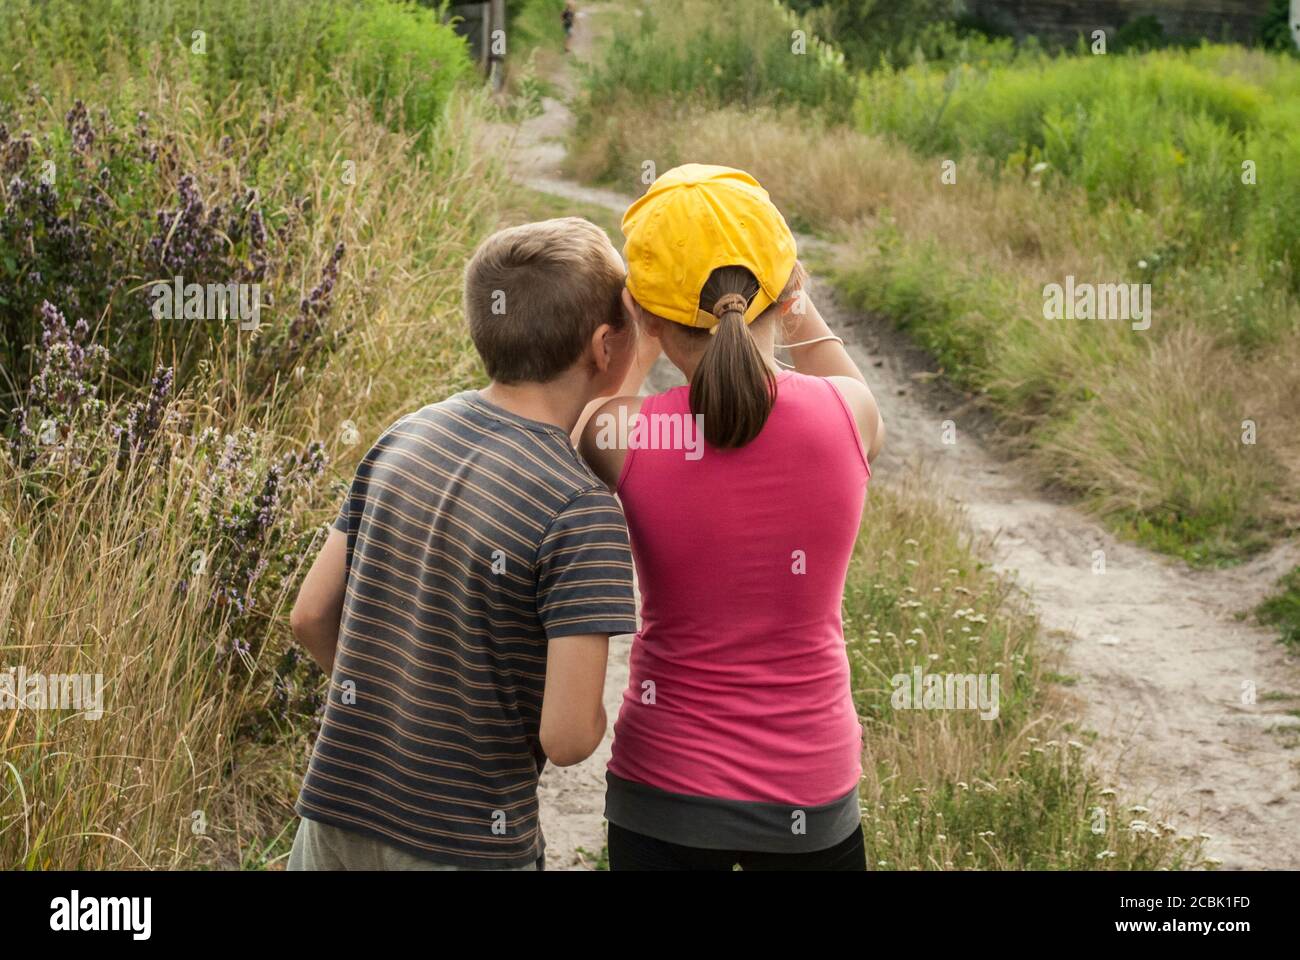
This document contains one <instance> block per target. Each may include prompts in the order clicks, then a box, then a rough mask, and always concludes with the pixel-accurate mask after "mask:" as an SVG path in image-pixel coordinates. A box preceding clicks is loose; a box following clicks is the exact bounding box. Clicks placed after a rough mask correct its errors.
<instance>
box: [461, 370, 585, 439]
mask: <svg viewBox="0 0 1300 960" xmlns="http://www.w3.org/2000/svg"><path fill="white" fill-rule="evenodd" d="M587 393H588V391H587V390H586V389H585V384H579V383H576V382H574V381H573V380H572V379H571V378H570V377H569V376H568V375H563V376H560V377H558V378H557V379H555V380H552V381H550V382H549V383H512V384H504V383H497V382H496V381H495V380H493V381H492V382H491V383H489V384H488V385H487V386H486V387H484V388H483V389H482V390H480V391H479V396H481V397H482V398H483V399H484V400H486V401H487V402H488V403H490V404H493V405H494V406H498V407H500V408H501V409H502V410H505V411H507V412H508V413H513V414H514V415H515V416H517V417H523V418H525V419H526V420H537V421H539V422H541V423H549V424H551V425H552V426H556V427H559V428H560V429H561V430H563V431H564V432H565V433H572V432H573V428H574V426H575V425H576V424H577V422H578V417H580V416H581V415H582V411H583V408H585V407H586V406H587V403H588V401H590V400H591V397H589V396H587Z"/></svg>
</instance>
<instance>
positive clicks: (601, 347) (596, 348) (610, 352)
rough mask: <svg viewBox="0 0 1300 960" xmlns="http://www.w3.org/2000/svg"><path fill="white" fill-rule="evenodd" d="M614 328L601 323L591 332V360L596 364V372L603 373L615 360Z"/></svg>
mask: <svg viewBox="0 0 1300 960" xmlns="http://www.w3.org/2000/svg"><path fill="white" fill-rule="evenodd" d="M614 335H615V331H614V328H613V327H611V326H610V325H609V324H608V323H602V324H601V325H600V326H598V327H597V328H596V329H595V330H593V331H592V332H591V343H590V346H591V362H592V363H594V364H595V365H596V372H597V373H604V372H605V371H606V370H608V369H609V368H610V366H611V365H612V364H613V363H614V361H615V359H616V358H615V356H614V342H613V337H614Z"/></svg>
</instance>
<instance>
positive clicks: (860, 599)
mask: <svg viewBox="0 0 1300 960" xmlns="http://www.w3.org/2000/svg"><path fill="white" fill-rule="evenodd" d="M927 485H928V484H927V482H926V481H925V480H924V478H923V477H921V476H920V475H919V474H913V475H911V476H909V477H907V478H905V480H904V481H903V482H902V483H900V484H895V485H890V486H885V487H877V488H874V489H873V491H872V493H871V502H870V509H869V516H868V520H867V522H866V523H865V524H864V525H863V528H862V531H861V532H860V534H859V535H858V543H857V546H856V548H855V551H854V557H853V560H852V563H851V564H850V567H849V574H848V580H847V586H846V590H845V596H844V620H845V635H846V637H847V639H848V644H849V661H850V664H851V667H852V682H853V688H854V699H855V701H856V703H857V705H858V712H859V714H860V716H862V717H863V719H864V723H865V732H866V736H865V738H864V743H865V745H866V756H865V758H864V772H863V785H862V802H863V826H864V828H865V829H866V835H867V850H868V861H869V862H870V863H872V864H874V865H876V866H879V867H881V868H887V869H902V870H908V869H925V870H929V869H938V870H941V869H997V870H1006V869H1069V870H1094V869H1158V868H1162V867H1163V868H1171V869H1188V868H1194V867H1197V866H1201V865H1203V864H1205V863H1206V861H1205V859H1204V857H1203V854H1202V852H1201V846H1202V844H1201V841H1200V840H1199V839H1196V838H1195V837H1194V836H1193V835H1192V833H1191V829H1192V828H1191V825H1189V824H1182V825H1174V824H1171V823H1168V822H1167V821H1166V820H1165V818H1164V814H1163V813H1162V812H1161V811H1159V810H1158V809H1157V811H1156V812H1155V813H1154V814H1151V811H1150V810H1147V809H1145V808H1141V809H1139V811H1138V812H1136V813H1135V812H1134V811H1133V810H1131V809H1125V808H1124V807H1123V806H1122V801H1121V800H1120V799H1119V798H1118V796H1117V794H1116V792H1115V791H1114V790H1113V789H1110V788H1108V787H1106V786H1105V783H1104V781H1102V780H1100V779H1099V778H1098V775H1097V774H1096V773H1095V772H1093V771H1091V770H1090V769H1089V768H1088V765H1087V762H1086V755H1087V741H1088V739H1089V736H1088V735H1087V734H1085V733H1082V732H1078V731H1076V730H1074V729H1073V728H1072V725H1071V723H1070V721H1069V713H1068V710H1067V709H1066V705H1065V703H1064V702H1063V700H1062V697H1061V695H1060V693H1059V691H1058V690H1057V688H1055V687H1054V686H1053V685H1052V684H1051V682H1050V680H1049V677H1050V676H1051V675H1052V674H1051V670H1050V667H1051V666H1052V664H1051V663H1050V661H1049V660H1048V659H1047V658H1046V657H1045V655H1044V654H1043V652H1042V651H1041V649H1040V645H1039V643H1038V638H1037V633H1038V628H1037V624H1036V622H1035V621H1034V619H1033V617H1032V615H1031V614H1030V613H1029V611H1028V609H1027V607H1026V605H1025V603H1024V601H1023V600H1022V599H1020V598H1019V597H1018V596H1017V594H1016V593H1015V592H1014V590H1013V587H1012V585H1011V584H1010V583H1009V582H1008V581H1007V580H1005V579H1003V578H1001V577H998V576H996V575H994V574H993V573H992V572H991V571H989V570H988V569H987V567H986V566H985V565H984V564H983V563H982V562H981V560H980V557H981V556H982V555H984V553H985V552H986V551H987V549H988V544H986V543H983V542H980V541H975V540H972V539H971V538H970V537H969V536H968V535H966V534H963V533H962V532H961V531H962V530H963V527H964V524H963V522H962V518H961V517H960V516H959V515H957V514H956V513H954V512H953V511H952V510H951V509H950V508H948V507H945V506H942V505H940V502H939V501H938V500H937V499H935V498H934V497H933V496H932V495H931V493H932V491H930V492H927V491H925V490H924V487H925V486H927ZM917 668H919V669H920V670H921V671H922V672H923V673H924V674H926V675H948V674H954V675H976V676H978V675H983V676H984V677H993V676H996V677H997V678H998V680H999V698H998V706H999V709H998V712H997V715H996V717H993V716H989V715H985V716H981V715H980V713H979V712H977V711H976V710H971V709H965V710H962V709H909V708H900V707H899V706H898V705H897V704H896V703H895V702H894V698H893V694H894V689H895V687H896V686H897V683H898V681H897V680H896V679H895V678H900V677H905V678H908V679H909V680H910V678H911V677H912V675H913V671H914V670H915V669H917Z"/></svg>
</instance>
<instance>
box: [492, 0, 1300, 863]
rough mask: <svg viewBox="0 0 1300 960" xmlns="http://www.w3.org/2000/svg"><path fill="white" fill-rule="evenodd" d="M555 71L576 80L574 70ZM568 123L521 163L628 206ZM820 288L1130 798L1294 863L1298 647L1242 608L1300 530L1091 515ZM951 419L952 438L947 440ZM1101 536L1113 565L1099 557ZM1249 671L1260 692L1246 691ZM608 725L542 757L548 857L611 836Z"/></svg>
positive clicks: (543, 176) (895, 469) (1105, 767)
mask: <svg viewBox="0 0 1300 960" xmlns="http://www.w3.org/2000/svg"><path fill="white" fill-rule="evenodd" d="M602 27H604V24H602V23H601V18H600V8H599V6H597V5H591V6H587V7H585V8H584V10H583V11H581V12H580V14H579V21H578V26H577V29H576V31H575V37H574V54H573V55H574V56H575V57H577V58H583V57H585V56H588V55H589V54H590V51H591V49H592V47H593V45H594V44H595V43H598V42H599V31H600V29H601V28H602ZM554 79H555V80H556V82H557V83H558V85H559V86H560V88H561V90H563V91H564V93H565V94H566V95H568V94H570V93H571V92H572V75H571V73H570V72H569V71H568V70H567V68H566V69H565V70H564V71H563V73H561V74H560V75H559V76H557V77H555V78H554ZM570 121H571V116H570V113H569V111H568V108H567V107H566V106H565V105H564V103H562V102H560V101H559V100H555V99H551V98H547V99H546V100H545V102H544V110H543V112H542V114H541V115H540V116H538V117H535V118H533V119H531V120H529V121H528V122H526V123H524V124H523V125H522V126H521V128H520V130H519V131H518V135H517V137H516V139H515V145H514V147H515V148H514V151H513V154H512V159H511V165H512V170H513V171H514V173H515V176H516V177H517V178H518V179H519V180H521V181H522V182H524V183H525V184H527V185H528V186H530V187H532V188H534V189H537V190H540V191H543V192H545V193H549V194H552V195H556V196H560V197H564V198H568V199H571V200H574V201H578V202H582V203H591V204H597V205H600V206H605V207H608V208H609V209H611V210H615V211H618V212H620V213H621V212H622V211H623V210H624V209H625V208H626V207H627V204H628V203H629V202H630V201H631V199H632V198H631V197H630V196H627V195H623V194H620V193H615V192H613V191H609V190H603V189H597V188H592V187H587V186H584V185H581V184H578V183H575V182H573V181H571V180H568V179H566V178H565V177H564V175H563V173H562V172H561V169H560V168H561V164H562V162H563V159H564V148H563V145H562V143H561V142H560V139H561V138H562V137H563V135H564V133H565V132H566V130H567V129H568V126H569V123H570ZM799 242H800V244H801V247H802V250H803V252H804V255H805V256H807V254H808V253H809V252H811V251H812V250H813V249H816V250H817V252H818V253H820V254H821V255H822V256H824V257H830V258H833V257H835V256H837V255H839V254H841V253H843V252H844V251H842V250H840V249H838V248H835V247H833V246H829V245H827V244H825V243H823V242H820V241H817V240H814V239H812V238H807V237H800V238H799ZM813 292H814V296H815V298H816V301H817V303H818V307H819V309H820V310H821V311H822V313H823V314H824V315H825V317H826V319H827V320H828V322H829V323H830V324H831V325H832V326H833V327H834V328H835V329H836V330H837V331H838V332H839V333H840V335H841V336H843V337H844V338H845V340H846V341H847V342H848V344H849V347H850V349H851V351H852V352H853V353H854V355H855V358H856V359H857V360H858V362H859V365H860V366H861V368H862V369H863V370H864V371H866V372H867V379H868V382H869V383H870V385H871V387H872V389H873V391H874V392H875V394H876V397H877V399H878V400H879V403H880V406H881V410H882V413H883V416H884V419H885V422H886V423H887V425H888V428H889V437H888V443H887V448H886V453H885V454H884V455H883V456H882V458H881V460H880V461H879V462H878V463H877V464H876V470H875V480H874V482H876V483H889V482H891V476H899V475H901V474H902V473H903V472H904V471H907V470H912V469H920V470H923V471H926V474H927V477H929V478H931V479H930V480H929V481H927V482H928V483H929V484H930V486H931V487H932V488H933V489H935V490H936V491H937V492H938V495H940V496H947V497H951V498H953V499H954V500H955V501H957V502H958V503H959V504H960V505H961V506H962V507H963V508H964V510H965V512H966V515H967V517H968V520H969V522H970V524H971V525H972V527H973V528H974V529H975V530H977V531H979V532H981V533H983V534H986V535H989V536H991V537H992V538H993V542H994V544H995V558H994V559H995V562H996V565H997V566H998V568H999V569H1001V570H1004V571H1007V572H1009V573H1011V574H1012V575H1013V576H1014V577H1015V578H1016V580H1017V582H1018V583H1019V584H1020V586H1021V588H1022V589H1023V590H1024V591H1025V592H1026V593H1027V594H1028V596H1029V597H1030V598H1031V600H1032V601H1033V603H1034V605H1035V606H1036V608H1037V609H1038V612H1039V615H1040V618H1041V621H1042V623H1043V626H1044V629H1045V633H1046V635H1047V636H1048V638H1049V642H1052V643H1055V644H1057V645H1058V646H1059V648H1060V650H1061V654H1062V659H1063V663H1062V670H1063V671H1064V672H1065V673H1067V674H1068V675H1070V676H1073V677H1075V678H1077V684H1076V686H1075V687H1074V688H1073V692H1074V694H1075V695H1076V696H1077V700H1078V706H1079V712H1080V719H1081V720H1082V722H1083V724H1084V725H1085V726H1086V727H1087V728H1089V729H1092V730H1095V731H1097V732H1098V734H1099V735H1100V737H1099V740H1098V743H1097V748H1098V749H1097V752H1096V755H1095V756H1096V762H1097V764H1098V766H1099V769H1101V770H1102V771H1103V772H1104V775H1105V776H1106V777H1107V778H1108V780H1109V781H1110V782H1111V785H1113V786H1115V787H1117V788H1118V789H1119V790H1120V791H1121V795H1123V796H1125V797H1126V798H1129V799H1131V800H1133V801H1134V802H1140V801H1142V800H1145V799H1148V798H1150V799H1151V800H1152V801H1154V802H1152V803H1150V804H1149V806H1151V807H1153V808H1154V809H1155V810H1157V811H1160V812H1162V813H1166V814H1167V815H1168V816H1169V817H1170V818H1171V820H1172V822H1173V823H1174V824H1175V825H1176V826H1177V827H1178V828H1179V829H1180V830H1182V831H1191V830H1200V831H1204V832H1206V833H1208V834H1210V835H1211V836H1212V838H1213V839H1212V840H1211V841H1210V842H1209V843H1208V845H1207V853H1208V854H1209V855H1210V856H1213V857H1217V858H1219V859H1221V860H1222V861H1223V862H1224V867H1225V868H1227V869H1233V868H1236V869H1263V868H1273V869H1277V868H1291V869H1295V868H1300V827H1298V826H1297V813H1298V810H1297V788H1298V787H1300V757H1298V756H1297V752H1296V750H1295V744H1296V742H1297V740H1298V739H1300V717H1297V716H1294V715H1291V714H1289V713H1287V712H1286V711H1287V709H1288V708H1290V709H1294V707H1295V706H1296V705H1297V700H1298V699H1300V663H1298V662H1297V658H1295V657H1294V656H1290V655H1288V654H1287V653H1286V651H1285V649H1284V648H1283V647H1282V646H1281V645H1280V644H1279V643H1278V642H1277V639H1276V636H1275V634H1274V633H1272V632H1271V631H1268V630H1264V629H1261V628H1259V627H1257V626H1255V625H1254V624H1253V623H1252V621H1251V620H1250V618H1248V617H1247V618H1244V619H1238V617H1239V615H1240V614H1241V613H1242V612H1244V611H1247V610H1249V609H1251V608H1252V607H1253V606H1254V605H1255V604H1256V603H1257V602H1258V601H1259V599H1260V598H1261V597H1262V596H1263V595H1264V594H1265V593H1266V592H1267V591H1268V589H1269V588H1270V587H1271V585H1272V584H1273V583H1274V582H1275V581H1276V579H1277V577H1278V576H1280V575H1281V574H1282V573H1283V572H1285V571H1286V570H1287V569H1289V568H1290V567H1291V566H1292V565H1294V564H1295V563H1297V562H1300V544H1297V543H1295V542H1290V543H1285V544H1282V545H1280V546H1278V547H1277V548H1275V549H1274V550H1272V551H1271V552H1269V553H1267V554H1265V555H1263V556H1261V557H1260V558H1257V559H1256V560H1254V561H1253V562H1251V563H1249V564H1246V565H1243V566H1240V567H1237V568H1234V569H1231V570H1226V571H1189V570H1188V569H1187V568H1186V567H1185V566H1183V565H1181V564H1178V563H1175V562H1171V561H1169V560H1167V559H1165V558H1163V557H1160V556H1157V555H1155V554H1152V553H1150V552H1148V551H1146V550H1143V549H1141V548H1138V547H1135V546H1133V545H1131V544H1128V543H1124V542H1120V541H1118V540H1116V539H1115V538H1114V537H1113V536H1111V535H1110V534H1109V533H1108V532H1107V531H1106V530H1105V529H1104V528H1103V527H1101V526H1100V525H1099V524H1098V523H1097V522H1096V521H1095V520H1093V519H1092V518H1090V517H1088V516H1086V515H1084V514H1082V513H1081V512H1079V511H1078V510H1076V509H1074V508H1073V507H1071V506H1069V505H1067V504H1063V503H1060V502H1056V501H1054V500H1052V499H1051V498H1050V497H1049V496H1047V495H1046V494H1044V493H1043V492H1042V491H1040V490H1036V489H1034V488H1033V487H1032V486H1029V485H1027V484H1026V483H1025V482H1024V481H1023V480H1022V479H1021V471H1020V470H1018V469H1017V466H1016V464H1015V462H1014V461H1012V460H1007V459H1006V458H1005V457H1002V456H1000V454H999V451H998V450H997V448H996V445H994V444H986V443H984V442H983V441H982V440H981V438H980V436H979V430H978V429H977V428H976V426H975V424H974V423H973V422H971V421H973V420H974V418H973V417H969V416H966V415H964V414H963V413H962V412H961V409H962V407H963V404H964V401H965V398H963V397H961V396H958V395H955V394H953V393H951V392H950V391H948V390H946V389H945V388H944V387H942V386H936V385H933V384H930V383H929V382H928V380H929V378H928V377H927V376H925V375H924V374H925V371H926V369H927V365H926V358H925V356H924V355H922V354H921V353H920V352H919V351H917V350H916V348H915V347H914V346H913V345H912V344H911V343H910V342H909V341H908V340H906V338H904V337H902V336H900V335H899V334H897V333H896V332H895V331H893V330H892V328H891V327H890V326H889V325H888V323H887V322H885V321H884V320H883V319H882V318H879V317H870V316H863V315H861V314H858V313H856V312H854V311H852V310H850V309H846V308H845V307H844V306H843V305H842V304H841V303H839V302H838V301H837V299H836V298H835V296H834V292H833V291H832V290H831V289H830V287H829V285H828V284H817V283H816V278H815V277H814V286H813ZM676 382H680V378H679V376H678V375H677V374H676V371H674V370H672V369H671V368H668V367H666V365H662V361H661V367H659V368H657V369H656V371H655V373H654V375H653V376H652V378H651V382H650V384H649V385H648V389H650V390H659V389H663V388H664V387H665V386H668V385H670V384H672V383H676ZM949 419H951V420H953V421H954V422H955V424H956V427H957V441H956V443H951V444H946V443H944V442H943V433H944V431H943V427H944V421H946V420H949ZM869 511H870V505H868V516H869V515H870V513H869ZM1098 550H1100V551H1103V552H1104V560H1105V572H1104V573H1103V574H1098V573H1094V567H1095V562H1094V561H1095V556H1096V554H1095V551H1098ZM630 644H631V638H630V637H620V638H616V639H615V640H614V641H613V642H612V643H611V647H610V669H609V675H608V680H607V685H606V696H605V699H606V707H607V709H608V711H609V716H610V720H611V725H612V721H613V719H614V717H615V716H617V707H618V703H619V701H620V698H621V695H622V691H623V688H624V686H625V684H626V682H627V656H628V651H629V649H630ZM1248 686H1249V688H1253V689H1254V691H1255V693H1256V698H1257V699H1256V702H1254V703H1249V702H1246V703H1243V689H1245V688H1247V687H1248ZM1270 694H1272V695H1275V696H1276V695H1288V696H1289V697H1290V699H1281V698H1277V699H1275V698H1273V697H1270V696H1269V695H1270ZM610 739H611V737H610V735H607V736H606V740H605V742H604V743H603V744H602V745H601V747H600V749H599V750H597V752H596V754H595V755H594V756H593V757H592V758H591V759H590V760H588V761H586V762H585V763H582V764H580V765H578V766H576V767H570V768H563V769H561V768H555V767H550V768H548V769H547V771H546V773H545V775H544V776H543V778H542V785H541V801H542V822H543V827H544V830H545V832H546V836H547V841H548V847H547V862H548V866H549V867H551V868H553V869H571V868H582V867H587V868H590V867H591V866H592V865H593V863H594V858H595V857H596V856H597V855H598V854H599V852H600V851H601V848H602V847H603V845H604V825H603V817H602V810H603V803H604V769H605V762H606V760H607V759H608V756H609V744H610ZM584 851H585V853H584Z"/></svg>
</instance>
